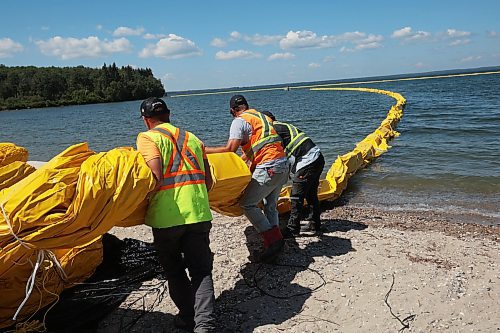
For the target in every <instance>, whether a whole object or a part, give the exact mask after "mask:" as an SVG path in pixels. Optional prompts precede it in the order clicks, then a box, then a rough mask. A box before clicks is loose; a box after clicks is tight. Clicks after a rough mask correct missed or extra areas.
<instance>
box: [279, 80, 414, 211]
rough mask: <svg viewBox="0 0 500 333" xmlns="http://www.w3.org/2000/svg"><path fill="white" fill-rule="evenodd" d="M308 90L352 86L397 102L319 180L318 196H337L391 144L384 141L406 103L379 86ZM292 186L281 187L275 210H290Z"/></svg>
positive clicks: (323, 198)
mask: <svg viewBox="0 0 500 333" xmlns="http://www.w3.org/2000/svg"><path fill="white" fill-rule="evenodd" d="M311 90H352V91H362V92H371V93H377V94H384V95H388V96H391V97H392V98H394V99H395V100H396V104H395V105H393V106H391V109H390V110H389V112H388V113H387V116H386V118H385V119H384V120H383V121H382V123H381V124H380V126H379V127H378V128H377V129H376V130H375V131H374V132H373V133H371V134H369V135H368V136H366V137H365V138H364V139H363V141H361V142H359V143H358V144H357V145H356V147H355V148H354V150H352V151H351V152H348V153H347V154H344V155H342V156H339V157H337V159H336V160H335V162H334V163H333V164H332V166H331V167H330V169H329V170H328V173H327V174H326V179H323V180H321V181H320V186H319V189H318V197H319V200H320V201H321V200H327V199H330V200H331V199H336V198H338V197H339V196H340V194H341V193H342V191H344V189H345V188H346V186H347V181H348V180H349V178H350V177H351V176H352V175H354V174H355V173H356V171H358V170H359V169H361V168H363V167H365V166H366V165H367V164H369V163H370V162H371V161H372V160H373V159H375V158H377V157H378V156H380V155H381V154H383V153H384V152H386V151H387V149H389V148H390V146H389V145H388V144H387V141H388V140H390V139H392V138H394V137H397V136H398V135H399V133H398V132H396V131H395V130H394V129H395V128H396V126H397V124H398V123H399V121H400V120H401V118H402V117H403V110H404V107H405V105H406V99H405V98H404V97H403V96H401V95H400V94H398V93H394V92H391V91H385V90H380V89H368V88H315V89H311ZM291 190H292V188H291V186H287V187H285V188H283V189H282V191H281V194H280V199H279V201H278V211H279V212H280V213H285V212H287V211H289V210H290V194H291Z"/></svg>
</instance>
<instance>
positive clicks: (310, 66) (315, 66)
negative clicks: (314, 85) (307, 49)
mask: <svg viewBox="0 0 500 333" xmlns="http://www.w3.org/2000/svg"><path fill="white" fill-rule="evenodd" d="M308 66H309V68H319V67H321V65H320V64H317V63H315V62H311V63H310V64H309V65H308Z"/></svg>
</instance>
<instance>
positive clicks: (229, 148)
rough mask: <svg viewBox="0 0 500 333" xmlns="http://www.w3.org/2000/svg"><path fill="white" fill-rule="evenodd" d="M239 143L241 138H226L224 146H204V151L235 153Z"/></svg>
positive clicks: (210, 152) (209, 152)
mask: <svg viewBox="0 0 500 333" xmlns="http://www.w3.org/2000/svg"><path fill="white" fill-rule="evenodd" d="M240 145H241V139H229V140H227V144H226V145H225V146H220V147H206V148H205V151H206V153H207V154H213V153H227V152H233V153H235V152H236V151H237V150H238V148H239V147H240Z"/></svg>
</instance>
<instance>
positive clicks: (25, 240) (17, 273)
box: [0, 144, 155, 328]
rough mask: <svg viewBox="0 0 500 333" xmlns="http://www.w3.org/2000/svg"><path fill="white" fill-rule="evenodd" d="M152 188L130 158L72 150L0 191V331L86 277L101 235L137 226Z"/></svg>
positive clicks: (138, 161) (97, 258)
mask: <svg viewBox="0 0 500 333" xmlns="http://www.w3.org/2000/svg"><path fill="white" fill-rule="evenodd" d="M154 185H155V182H154V177H153V175H152V173H151V170H150V169H149V168H148V166H147V165H146V163H145V162H144V159H143V157H142V156H141V155H140V154H139V153H138V152H136V151H133V150H132V149H125V148H116V149H113V150H110V151H109V152H106V153H99V154H96V153H94V152H93V151H91V150H89V149H88V146H87V144H78V145H74V146H72V147H69V148H68V149H66V150H65V151H63V152H62V153H61V154H59V155H57V156H56V157H54V158H53V159H52V160H50V161H49V162H48V163H47V164H45V165H44V166H43V167H41V168H40V169H38V170H36V171H35V172H33V173H31V174H30V175H28V176H27V177H25V178H24V179H22V180H21V181H19V182H17V183H15V184H14V185H12V186H10V187H8V188H5V189H3V190H1V191H0V208H1V214H0V286H1V290H2V297H1V298H0V328H1V327H6V326H9V325H12V324H14V323H15V321H14V320H13V317H14V315H16V319H17V320H18V321H20V320H24V319H26V318H28V317H29V316H31V315H32V314H33V313H35V312H36V311H37V310H38V309H40V308H42V307H44V306H46V305H48V304H50V303H51V302H53V301H54V300H55V299H56V298H57V295H58V294H60V293H61V291H62V290H63V289H64V288H67V287H70V286H71V285H72V284H73V283H74V282H78V281H83V280H85V279H86V278H88V277H89V276H90V275H91V274H92V273H93V271H94V269H95V268H96V267H97V265H99V263H100V262H101V260H102V244H101V236H102V235H103V234H104V233H106V232H107V231H108V230H109V229H111V228H112V227H113V226H115V225H118V224H137V220H138V219H139V220H140V219H142V220H143V218H144V213H145V210H144V209H145V207H146V205H145V204H144V202H145V198H146V195H147V193H148V192H150V191H151V190H152V189H153V188H154ZM141 209H142V211H140V210H141ZM26 295H28V296H26ZM25 298H26V299H25ZM20 305H22V306H21V307H20ZM18 309H20V312H19V313H16V311H17V310H18Z"/></svg>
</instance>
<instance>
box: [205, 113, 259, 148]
mask: <svg viewBox="0 0 500 333" xmlns="http://www.w3.org/2000/svg"><path fill="white" fill-rule="evenodd" d="M244 126H245V121H244V120H243V119H242V118H235V119H233V122H232V123H231V128H230V129H229V140H227V143H226V145H225V146H220V147H206V150H205V151H206V153H207V154H213V153H227V152H233V153H235V152H236V151H237V150H238V148H239V147H240V145H241V142H242V141H243V133H244V132H245V128H244ZM250 130H251V129H250Z"/></svg>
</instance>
